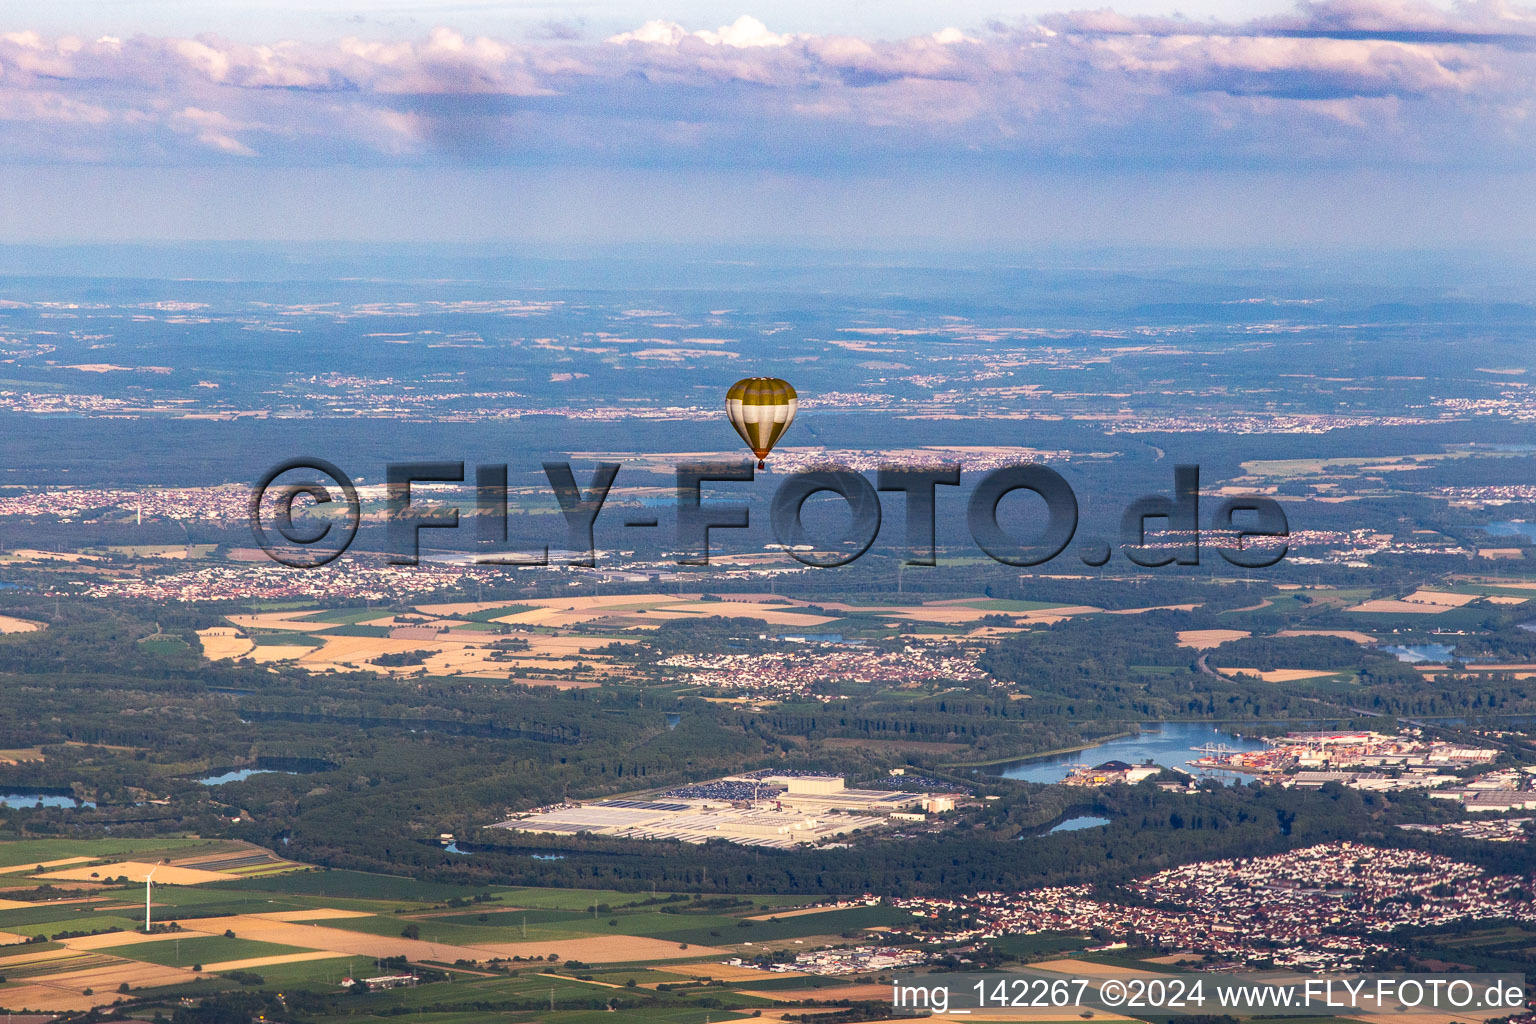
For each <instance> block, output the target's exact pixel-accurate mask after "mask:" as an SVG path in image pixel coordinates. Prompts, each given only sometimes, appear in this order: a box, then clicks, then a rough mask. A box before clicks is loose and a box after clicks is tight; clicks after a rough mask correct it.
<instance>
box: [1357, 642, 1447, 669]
mask: <svg viewBox="0 0 1536 1024" xmlns="http://www.w3.org/2000/svg"><path fill="white" fill-rule="evenodd" d="M1376 649H1377V650H1378V651H1385V652H1386V653H1388V654H1392V655H1396V656H1397V660H1398V661H1405V662H1408V663H1409V664H1411V665H1416V664H1418V663H1420V662H1424V661H1432V662H1435V663H1437V664H1438V663H1440V662H1446V661H1450V660H1451V652H1452V651H1454V650H1455V649H1456V645H1455V644H1384V645H1382V646H1381V647H1378V648H1376Z"/></svg>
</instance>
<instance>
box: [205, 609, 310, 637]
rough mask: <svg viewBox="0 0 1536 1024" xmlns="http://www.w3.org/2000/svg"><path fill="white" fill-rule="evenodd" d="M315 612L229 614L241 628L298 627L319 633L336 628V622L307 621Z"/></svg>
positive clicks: (231, 619)
mask: <svg viewBox="0 0 1536 1024" xmlns="http://www.w3.org/2000/svg"><path fill="white" fill-rule="evenodd" d="M313 614H315V610H314V609H313V608H300V609H298V610H297V611H287V612H257V613H256V614H254V615H227V616H225V618H227V619H228V620H229V621H230V622H232V623H234V624H235V625H236V626H239V627H240V628H241V629H296V630H299V631H300V632H304V633H319V632H323V631H324V630H327V629H334V628H336V623H334V622H316V621H313V620H309V621H306V620H305V616H307V615H313Z"/></svg>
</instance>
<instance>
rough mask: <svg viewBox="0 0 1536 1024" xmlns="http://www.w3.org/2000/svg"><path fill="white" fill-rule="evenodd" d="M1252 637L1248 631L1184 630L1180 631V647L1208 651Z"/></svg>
mask: <svg viewBox="0 0 1536 1024" xmlns="http://www.w3.org/2000/svg"><path fill="white" fill-rule="evenodd" d="M1252 635H1253V634H1252V633H1251V632H1249V631H1248V630H1246V629H1183V630H1180V631H1179V646H1180V647H1192V648H1194V649H1195V650H1197V651H1208V650H1211V649H1212V648H1213V647H1220V646H1221V645H1222V644H1224V643H1228V642H1230V641H1232V640H1246V639H1248V638H1249V637H1250V636H1252Z"/></svg>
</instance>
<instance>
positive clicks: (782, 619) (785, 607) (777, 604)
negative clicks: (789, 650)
mask: <svg viewBox="0 0 1536 1024" xmlns="http://www.w3.org/2000/svg"><path fill="white" fill-rule="evenodd" d="M727 604H728V605H729V607H721V606H722V605H727ZM666 610H667V611H669V612H683V613H685V614H688V615H697V616H699V617H701V618H703V617H707V616H711V615H730V616H732V617H745V618H752V619H762V620H763V621H764V622H766V623H768V624H769V625H773V626H819V625H821V624H822V623H824V622H831V621H832V617H831V616H828V615H816V614H814V613H811V612H804V611H795V607H794V605H790V604H786V603H784V602H783V601H773V602H768V601H730V602H725V601H700V602H699V603H697V604H669V605H667V606H666Z"/></svg>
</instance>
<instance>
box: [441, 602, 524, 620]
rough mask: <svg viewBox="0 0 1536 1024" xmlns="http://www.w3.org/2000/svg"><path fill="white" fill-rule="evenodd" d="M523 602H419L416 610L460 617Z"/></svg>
mask: <svg viewBox="0 0 1536 1024" xmlns="http://www.w3.org/2000/svg"><path fill="white" fill-rule="evenodd" d="M523 603H524V602H522V601H457V602H453V603H450V604H419V605H417V606H416V610H417V611H419V612H421V614H423V615H447V616H450V617H461V616H465V615H473V614H474V613H475V612H485V611H490V610H491V609H492V608H509V607H511V606H512V605H514V604H523Z"/></svg>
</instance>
